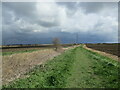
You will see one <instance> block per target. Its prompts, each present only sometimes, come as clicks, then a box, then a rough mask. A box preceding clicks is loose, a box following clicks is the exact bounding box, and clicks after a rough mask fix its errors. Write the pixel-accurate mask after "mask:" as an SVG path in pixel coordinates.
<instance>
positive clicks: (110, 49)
mask: <svg viewBox="0 0 120 90" xmlns="http://www.w3.org/2000/svg"><path fill="white" fill-rule="evenodd" d="M119 45H120V43H119V44H117V43H115V44H86V46H87V47H88V48H92V49H95V50H99V51H103V52H106V53H110V54H113V55H116V56H120V53H119V52H120V50H119Z"/></svg>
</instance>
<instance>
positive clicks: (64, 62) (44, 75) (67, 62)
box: [3, 46, 119, 88]
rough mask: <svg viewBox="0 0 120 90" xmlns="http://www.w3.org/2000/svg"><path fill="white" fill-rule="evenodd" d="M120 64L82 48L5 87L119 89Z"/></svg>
mask: <svg viewBox="0 0 120 90" xmlns="http://www.w3.org/2000/svg"><path fill="white" fill-rule="evenodd" d="M118 69H119V63H118V62H117V61H114V60H112V59H110V58H108V57H105V56H101V55H99V54H97V53H94V52H91V51H89V50H86V49H84V48H82V46H81V47H77V48H75V49H72V50H69V51H66V52H65V53H64V54H62V55H60V56H57V57H55V58H54V59H53V60H49V61H48V62H46V64H44V65H39V66H36V67H35V68H34V69H33V70H31V71H30V72H29V73H27V75H29V77H27V78H24V79H17V80H16V81H14V82H12V83H11V84H9V85H6V86H3V88H64V87H66V88H74V87H75V88H118V87H119V86H118V81H119V80H118V76H119V73H118Z"/></svg>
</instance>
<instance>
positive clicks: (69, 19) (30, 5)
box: [2, 2, 118, 44]
mask: <svg viewBox="0 0 120 90" xmlns="http://www.w3.org/2000/svg"><path fill="white" fill-rule="evenodd" d="M76 35H78V42H77V43H116V42H118V3H117V2H3V3H2V39H3V44H50V43H52V40H53V38H59V39H60V40H61V43H75V42H76Z"/></svg>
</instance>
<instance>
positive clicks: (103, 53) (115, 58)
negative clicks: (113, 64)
mask: <svg viewBox="0 0 120 90" xmlns="http://www.w3.org/2000/svg"><path fill="white" fill-rule="evenodd" d="M84 48H86V49H88V50H91V51H93V52H97V53H99V54H101V55H103V56H107V57H109V58H112V59H114V60H117V61H120V59H119V58H118V56H116V55H113V54H110V53H106V52H102V51H99V50H95V49H92V48H88V47H87V46H86V45H84Z"/></svg>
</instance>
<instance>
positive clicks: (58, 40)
mask: <svg viewBox="0 0 120 90" xmlns="http://www.w3.org/2000/svg"><path fill="white" fill-rule="evenodd" d="M52 43H53V45H54V47H55V50H56V51H57V50H58V49H60V46H61V45H60V39H59V38H54V39H53V42H52Z"/></svg>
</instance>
